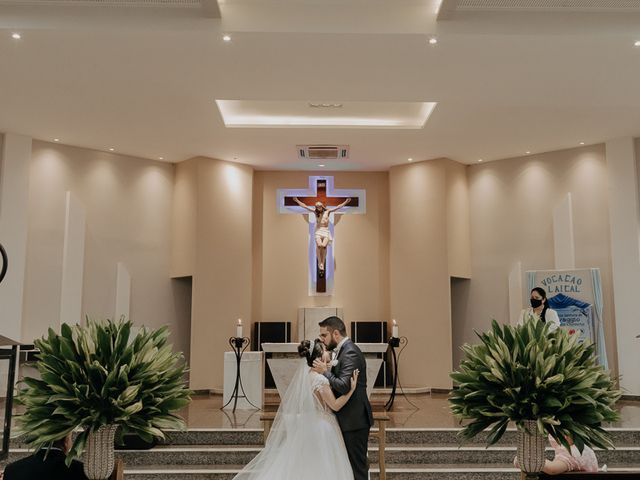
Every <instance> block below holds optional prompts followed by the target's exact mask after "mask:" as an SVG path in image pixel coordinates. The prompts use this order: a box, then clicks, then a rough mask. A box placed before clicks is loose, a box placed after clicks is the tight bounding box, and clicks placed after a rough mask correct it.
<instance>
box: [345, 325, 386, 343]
mask: <svg viewBox="0 0 640 480" xmlns="http://www.w3.org/2000/svg"><path fill="white" fill-rule="evenodd" d="M388 337H389V336H388V334H387V322H351V340H353V341H354V342H356V343H387V341H388V340H389V338H388Z"/></svg>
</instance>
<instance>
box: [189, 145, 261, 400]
mask: <svg viewBox="0 0 640 480" xmlns="http://www.w3.org/2000/svg"><path fill="white" fill-rule="evenodd" d="M195 161H196V166H197V175H196V176H195V178H197V185H196V187H195V190H196V192H197V193H196V195H197V225H196V242H195V249H196V253H195V258H194V261H195V268H194V273H193V287H192V288H193V296H192V322H191V376H190V380H191V388H192V389H195V390H205V389H206V390H210V389H217V388H220V387H221V386H222V382H223V361H222V360H223V356H222V352H225V351H228V350H229V349H230V348H229V344H228V340H229V337H231V336H232V335H235V324H236V320H237V319H238V318H242V319H243V322H244V324H245V330H244V335H245V336H251V334H250V330H249V320H250V319H251V290H252V252H251V248H252V231H251V228H252V216H251V212H252V188H253V169H252V168H251V167H248V166H246V165H240V164H235V163H229V162H223V161H219V160H213V159H210V158H204V157H200V158H198V159H197V160H195Z"/></svg>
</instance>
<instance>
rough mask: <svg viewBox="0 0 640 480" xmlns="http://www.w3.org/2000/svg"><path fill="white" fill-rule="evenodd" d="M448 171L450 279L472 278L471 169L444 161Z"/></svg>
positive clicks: (447, 207)
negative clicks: (469, 170) (468, 180)
mask: <svg viewBox="0 0 640 480" xmlns="http://www.w3.org/2000/svg"><path fill="white" fill-rule="evenodd" d="M440 161H443V160H440ZM444 162H446V163H445V167H446V182H447V190H446V212H447V260H448V262H449V275H450V276H451V277H457V278H470V277H471V238H470V231H469V207H470V205H469V186H468V182H467V166H466V165H463V164H461V163H458V162H454V161H451V160H444Z"/></svg>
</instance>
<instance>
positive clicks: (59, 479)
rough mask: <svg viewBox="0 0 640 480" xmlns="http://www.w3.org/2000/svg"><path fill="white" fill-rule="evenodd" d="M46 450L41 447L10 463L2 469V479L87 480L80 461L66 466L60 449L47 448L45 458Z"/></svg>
mask: <svg viewBox="0 0 640 480" xmlns="http://www.w3.org/2000/svg"><path fill="white" fill-rule="evenodd" d="M46 452H47V450H46V449H42V450H39V451H37V452H36V453H34V454H33V455H29V456H28V457H25V458H22V459H20V460H18V461H16V462H13V463H10V464H9V465H7V466H6V468H5V469H4V480H37V479H42V480H45V479H46V480H87V476H86V475H85V474H84V471H83V465H82V462H79V461H77V460H74V461H73V463H72V464H71V465H70V466H69V467H68V468H67V466H66V465H65V464H64V459H65V454H64V452H62V450H57V449H55V450H54V449H51V450H49V454H48V455H46V457H47V458H46V459H45V454H46Z"/></svg>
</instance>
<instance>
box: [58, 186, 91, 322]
mask: <svg viewBox="0 0 640 480" xmlns="http://www.w3.org/2000/svg"><path fill="white" fill-rule="evenodd" d="M66 207H67V208H66V215H65V224H64V247H63V253H62V289H61V292H60V324H62V323H69V324H75V323H81V321H82V280H83V273H84V240H85V224H86V213H85V209H84V206H83V205H82V204H81V203H80V201H79V200H78V199H77V198H76V197H74V196H73V194H72V193H71V192H67V199H66Z"/></svg>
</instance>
